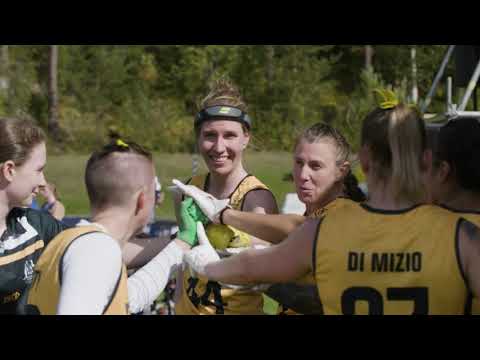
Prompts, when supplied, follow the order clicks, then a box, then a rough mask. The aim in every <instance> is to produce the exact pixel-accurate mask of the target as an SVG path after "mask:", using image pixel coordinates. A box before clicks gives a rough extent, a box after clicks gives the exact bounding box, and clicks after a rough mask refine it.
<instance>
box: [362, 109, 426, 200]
mask: <svg viewBox="0 0 480 360" xmlns="http://www.w3.org/2000/svg"><path fill="white" fill-rule="evenodd" d="M426 141H427V140H426V130H425V124H424V122H423V119H422V117H421V115H420V114H419V112H418V111H417V110H416V109H414V108H411V107H409V106H406V105H404V104H400V105H397V106H395V107H394V108H392V109H380V108H378V109H376V110H374V111H373V112H371V113H370V114H369V115H368V116H367V117H366V119H365V120H364V122H363V127H362V146H368V148H369V149H370V153H371V156H372V160H373V165H374V166H373V168H372V170H373V172H374V174H375V176H377V177H378V178H379V179H381V180H387V179H388V180H391V182H392V185H393V191H394V194H393V195H394V196H395V198H397V199H401V198H403V199H408V200H410V201H418V200H420V199H422V198H423V194H424V187H423V181H422V167H423V164H422V157H423V152H424V151H425V149H426Z"/></svg>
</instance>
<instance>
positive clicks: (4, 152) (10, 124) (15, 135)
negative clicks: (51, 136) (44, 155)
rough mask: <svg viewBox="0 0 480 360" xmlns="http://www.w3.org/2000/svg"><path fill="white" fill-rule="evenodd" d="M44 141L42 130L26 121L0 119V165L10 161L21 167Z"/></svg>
mask: <svg viewBox="0 0 480 360" xmlns="http://www.w3.org/2000/svg"><path fill="white" fill-rule="evenodd" d="M45 139H46V137H45V133H44V132H43V130H42V129H41V128H39V127H38V126H35V125H34V124H32V123H31V122H30V121H28V120H20V119H13V118H0V164H2V163H4V162H6V161H9V160H10V161H13V162H14V163H15V165H17V166H22V165H23V164H24V163H25V162H26V161H27V160H28V159H29V157H30V154H31V152H32V150H33V148H34V147H35V146H37V145H39V144H41V143H43V142H45Z"/></svg>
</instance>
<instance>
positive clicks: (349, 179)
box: [343, 171, 367, 202]
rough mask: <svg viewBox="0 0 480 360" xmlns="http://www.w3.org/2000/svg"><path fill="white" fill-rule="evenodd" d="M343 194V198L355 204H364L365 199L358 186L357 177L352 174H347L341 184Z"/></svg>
mask: <svg viewBox="0 0 480 360" xmlns="http://www.w3.org/2000/svg"><path fill="white" fill-rule="evenodd" d="M343 186H344V189H343V192H344V195H345V197H347V198H349V199H350V200H353V201H355V202H364V201H365V200H367V197H366V196H365V194H364V193H363V191H362V189H360V187H359V186H358V180H357V177H356V176H355V175H354V174H353V172H351V171H350V172H349V173H348V175H347V176H346V177H345V180H344V182H343Z"/></svg>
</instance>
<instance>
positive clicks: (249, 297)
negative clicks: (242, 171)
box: [175, 175, 269, 315]
mask: <svg viewBox="0 0 480 360" xmlns="http://www.w3.org/2000/svg"><path fill="white" fill-rule="evenodd" d="M208 181H209V177H208V176H197V177H194V178H193V179H192V180H191V181H190V184H191V185H195V186H197V187H198V188H200V189H204V190H205V191H206V190H207V187H208ZM256 190H269V189H268V187H267V186H266V185H264V184H263V183H262V182H260V180H258V179H257V178H255V177H254V176H251V175H249V176H247V177H246V178H245V179H243V180H242V181H241V182H240V184H239V185H238V187H237V189H236V190H235V191H234V192H233V194H232V195H231V196H230V206H232V208H233V209H235V210H240V211H241V210H243V205H244V200H245V197H246V196H247V194H248V193H250V192H252V191H256ZM175 313H176V314H177V315H262V314H263V296H262V294H261V293H259V292H254V291H251V290H232V289H228V288H225V287H222V286H221V285H220V284H219V283H217V282H213V281H209V280H208V279H207V278H194V277H192V275H191V273H190V270H189V269H188V268H187V269H186V270H185V271H184V277H183V290H182V294H181V297H180V299H179V301H178V302H177V304H176V306H175Z"/></svg>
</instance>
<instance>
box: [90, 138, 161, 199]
mask: <svg viewBox="0 0 480 360" xmlns="http://www.w3.org/2000/svg"><path fill="white" fill-rule="evenodd" d="M118 154H127V155H128V154H130V155H138V156H139V157H140V158H143V159H145V160H146V161H148V162H150V163H152V162H153V156H152V154H151V153H150V152H149V151H148V150H147V149H145V148H144V147H142V146H141V145H139V144H136V143H134V142H124V141H121V140H117V141H115V142H112V143H110V144H108V145H105V146H104V147H103V148H102V149H100V150H98V151H96V152H95V153H93V155H92V156H91V157H90V159H89V160H88V163H87V167H86V171H85V185H86V187H87V193H88V196H89V199H90V203H91V204H92V206H93V207H95V208H101V207H103V206H105V205H111V204H115V203H121V202H122V199H123V198H124V193H125V192H126V191H128V189H127V188H126V186H127V185H126V184H125V183H124V182H125V181H123V180H124V177H122V176H119V174H111V173H110V172H111V170H112V167H113V166H112V161H113V156H114V155H118ZM131 171H134V170H133V169H131ZM139 176H140V174H139Z"/></svg>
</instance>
